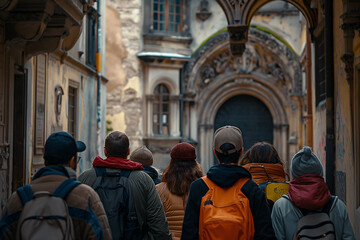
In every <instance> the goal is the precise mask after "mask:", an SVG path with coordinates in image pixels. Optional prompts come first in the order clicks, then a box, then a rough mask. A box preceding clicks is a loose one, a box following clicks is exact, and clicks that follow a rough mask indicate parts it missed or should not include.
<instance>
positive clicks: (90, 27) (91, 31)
mask: <svg viewBox="0 0 360 240" xmlns="http://www.w3.org/2000/svg"><path fill="white" fill-rule="evenodd" d="M96 19H97V16H96V10H95V9H94V8H91V9H90V11H89V13H88V14H87V17H86V25H87V31H86V64H88V65H89V66H92V67H94V68H95V67H96V50H97V44H96V38H97V31H96V30H97V28H96V22H97V21H96Z"/></svg>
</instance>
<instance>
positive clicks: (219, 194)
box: [199, 176, 255, 240]
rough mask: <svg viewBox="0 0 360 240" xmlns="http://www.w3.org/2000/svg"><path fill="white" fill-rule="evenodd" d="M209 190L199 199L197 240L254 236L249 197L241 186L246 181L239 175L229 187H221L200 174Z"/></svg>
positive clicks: (230, 239)
mask: <svg viewBox="0 0 360 240" xmlns="http://www.w3.org/2000/svg"><path fill="white" fill-rule="evenodd" d="M202 180H203V181H204V182H205V183H206V185H207V186H208V188H209V191H208V192H207V193H206V194H205V195H204V196H203V197H202V199H201V207H200V218H199V239H226V240H232V239H234V240H235V239H236V240H238V239H241V240H246V239H254V234H255V227H254V220H253V216H252V213H251V209H250V203H249V199H248V198H247V197H246V196H245V195H244V193H243V192H242V191H241V188H242V187H243V186H244V184H245V183H246V182H247V181H248V180H249V179H248V178H240V179H239V180H238V181H237V182H236V183H235V184H234V185H233V186H232V187H229V188H225V189H224V188H221V187H219V186H217V185H216V184H215V183H214V182H213V181H211V180H210V179H209V178H208V177H206V176H204V177H202Z"/></svg>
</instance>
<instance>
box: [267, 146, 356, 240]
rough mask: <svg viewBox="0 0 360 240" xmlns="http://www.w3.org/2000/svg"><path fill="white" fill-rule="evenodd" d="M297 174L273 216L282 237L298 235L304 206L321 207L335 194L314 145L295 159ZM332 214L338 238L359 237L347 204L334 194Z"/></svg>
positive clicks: (293, 171) (293, 165) (309, 208)
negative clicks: (327, 181) (298, 225)
mask: <svg viewBox="0 0 360 240" xmlns="http://www.w3.org/2000/svg"><path fill="white" fill-rule="evenodd" d="M290 174H291V177H292V178H293V179H292V180H291V182H290V185H289V194H288V196H287V198H286V197H282V198H280V199H279V200H277V201H276V202H275V204H274V207H273V210H272V214H271V219H272V224H273V228H274V231H275V235H276V238H277V239H278V240H285V239H295V235H296V227H297V224H298V221H299V219H300V218H301V217H302V216H303V214H302V211H301V210H300V209H302V210H305V211H316V210H321V209H323V208H324V207H325V206H327V204H328V203H329V202H330V199H331V194H330V191H329V189H328V187H327V185H326V184H325V181H324V178H323V175H324V174H323V166H322V164H321V162H320V160H319V159H318V158H317V156H316V155H315V154H314V153H313V152H312V151H311V149H310V147H307V146H306V147H304V148H303V149H302V150H300V151H299V152H298V153H296V154H295V155H294V157H293V159H292V161H291V167H290ZM329 217H330V219H331V221H332V222H333V224H334V228H335V235H336V239H343V240H355V236H354V231H353V228H352V226H351V223H350V220H349V216H348V212H347V208H346V206H345V204H344V202H343V201H341V200H340V199H339V198H338V197H336V196H335V197H334V201H333V203H332V204H331V207H330V211H329Z"/></svg>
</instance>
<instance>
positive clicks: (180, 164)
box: [162, 159, 203, 196]
mask: <svg viewBox="0 0 360 240" xmlns="http://www.w3.org/2000/svg"><path fill="white" fill-rule="evenodd" d="M202 176H203V172H202V170H201V168H200V165H199V164H198V163H197V162H196V161H195V160H173V159H171V160H170V164H169V166H168V167H167V168H166V169H165V171H164V174H163V176H162V181H163V182H166V186H167V188H168V189H169V191H170V192H171V193H173V194H175V195H178V196H186V195H187V194H188V193H189V188H190V184H191V183H192V182H193V181H195V180H196V179H198V178H200V177H202Z"/></svg>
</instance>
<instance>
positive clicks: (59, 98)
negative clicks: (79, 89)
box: [55, 85, 64, 122]
mask: <svg viewBox="0 0 360 240" xmlns="http://www.w3.org/2000/svg"><path fill="white" fill-rule="evenodd" d="M63 95H64V90H63V89H62V87H61V86H60V85H56V86H55V97H56V101H55V104H56V105H55V114H56V121H57V122H59V121H60V113H61V106H62V96H63Z"/></svg>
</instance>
